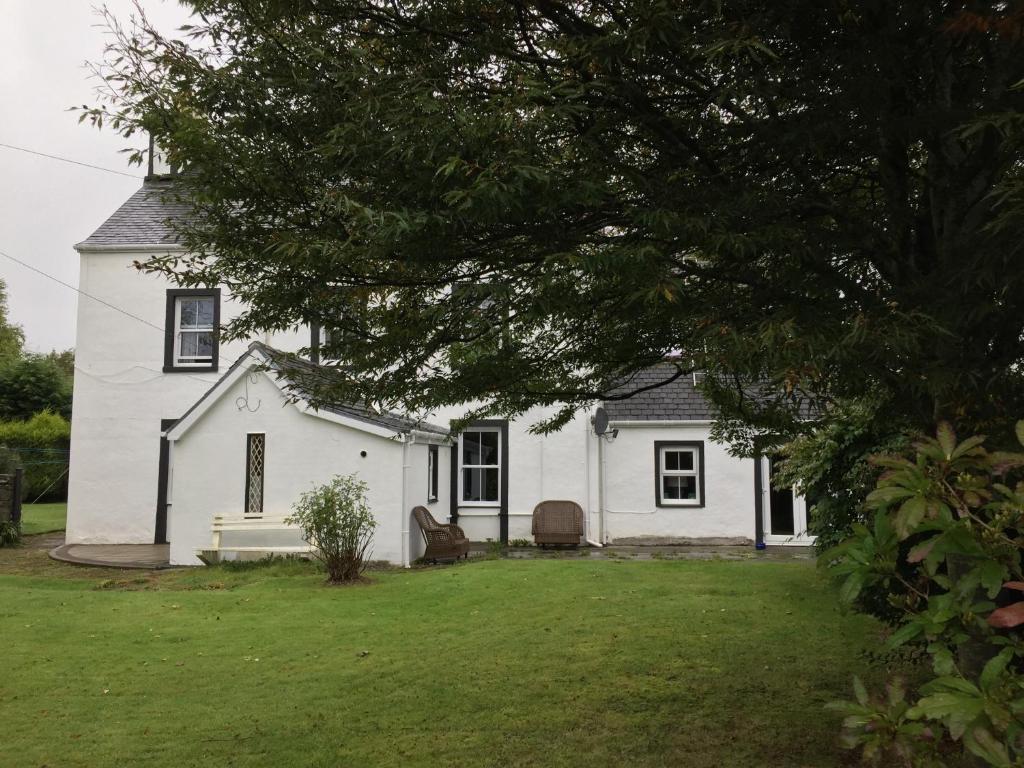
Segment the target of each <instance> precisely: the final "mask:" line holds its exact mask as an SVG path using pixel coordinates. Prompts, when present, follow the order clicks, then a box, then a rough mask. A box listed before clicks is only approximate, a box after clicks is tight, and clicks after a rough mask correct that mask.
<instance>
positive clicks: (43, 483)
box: [0, 412, 71, 501]
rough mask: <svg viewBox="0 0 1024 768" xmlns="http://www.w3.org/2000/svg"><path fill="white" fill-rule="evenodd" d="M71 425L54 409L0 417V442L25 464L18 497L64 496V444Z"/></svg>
mask: <svg viewBox="0 0 1024 768" xmlns="http://www.w3.org/2000/svg"><path fill="white" fill-rule="evenodd" d="M70 440H71V425H70V424H68V422H67V420H66V419H64V418H63V417H62V416H59V415H57V414H55V413H49V412H43V413H37V414H36V415H35V416H33V417H32V418H31V419H29V420H28V421H0V446H4V447H6V448H7V449H8V450H9V451H11V452H12V453H14V454H16V456H17V459H19V460H20V465H21V466H23V467H24V468H25V481H24V486H23V489H22V499H25V500H28V501H35V500H36V498H37V497H39V496H40V494H44V493H45V495H43V497H42V499H41V500H42V501H63V500H64V499H66V498H67V474H66V471H67V467H68V446H69V444H70Z"/></svg>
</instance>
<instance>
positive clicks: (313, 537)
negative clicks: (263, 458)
mask: <svg viewBox="0 0 1024 768" xmlns="http://www.w3.org/2000/svg"><path fill="white" fill-rule="evenodd" d="M366 490H367V486H366V483H364V482H363V481H362V480H359V479H358V478H357V477H356V476H355V475H344V476H341V475H338V476H336V477H334V478H333V479H332V480H331V481H330V482H329V483H326V484H325V485H320V486H317V487H315V488H313V490H311V491H306V492H305V493H303V494H302V496H301V497H300V498H299V500H298V501H297V502H296V503H295V504H294V505H293V506H292V514H291V516H290V517H289V518H288V522H290V523H293V524H295V525H298V526H299V528H300V529H301V531H302V538H303V539H304V540H305V541H306V542H307V543H308V544H309V545H310V546H312V547H313V550H314V554H315V556H316V557H317V558H319V559H320V560H321V562H323V564H324V567H325V568H326V569H327V580H328V581H330V582H345V581H355V580H357V579H359V577H360V575H361V574H362V572H363V570H364V569H365V568H366V564H367V558H368V552H369V547H370V543H371V541H372V540H373V529H374V528H376V526H377V523H376V521H375V520H374V519H373V513H372V512H371V511H370V507H369V506H368V505H367V503H366Z"/></svg>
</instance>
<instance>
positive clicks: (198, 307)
mask: <svg viewBox="0 0 1024 768" xmlns="http://www.w3.org/2000/svg"><path fill="white" fill-rule="evenodd" d="M219 323H220V292H219V291H205V290H171V291H168V292H167V319H166V330H165V334H166V338H165V343H164V371H165V372H168V373H170V372H175V371H195V370H203V371H215V370H217V353H218V350H217V326H218V325H219Z"/></svg>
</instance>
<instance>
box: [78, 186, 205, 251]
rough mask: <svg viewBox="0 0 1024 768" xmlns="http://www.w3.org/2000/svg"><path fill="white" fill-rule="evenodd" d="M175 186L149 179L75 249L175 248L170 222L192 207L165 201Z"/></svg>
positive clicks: (183, 214) (173, 201) (185, 213)
mask: <svg viewBox="0 0 1024 768" xmlns="http://www.w3.org/2000/svg"><path fill="white" fill-rule="evenodd" d="M172 184H173V182H170V181H167V180H161V179H153V180H146V181H145V182H143V184H142V187H141V188H140V189H139V190H138V191H137V192H136V193H135V194H134V195H132V196H131V197H129V198H128V199H127V200H126V201H125V202H124V204H123V205H122V206H121V207H120V208H118V209H117V210H116V211H114V213H113V215H111V217H110V218H109V219H107V220H106V221H105V222H103V223H102V224H100V226H99V229H97V230H96V231H95V232H93V233H92V234H91V235H89V237H87V238H86V239H85V240H83V241H82V242H80V243H79V244H78V245H77V246H76V247H81V246H85V247H103V246H110V245H116V246H126V245H175V244H176V239H175V236H174V232H173V231H172V230H171V227H170V226H169V225H168V223H167V222H168V220H169V219H179V218H182V217H183V216H185V215H187V213H188V211H189V206H188V205H187V204H186V203H182V202H178V201H175V200H165V199H163V198H164V196H165V195H167V193H169V192H170V191H171V189H172Z"/></svg>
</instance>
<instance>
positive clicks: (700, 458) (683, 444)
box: [654, 440, 707, 509]
mask: <svg viewBox="0 0 1024 768" xmlns="http://www.w3.org/2000/svg"><path fill="white" fill-rule="evenodd" d="M665 448H689V449H691V450H692V449H696V451H697V482H698V484H699V486H700V487H699V488H698V489H697V490H698V494H697V496H698V498H697V500H696V501H695V502H689V501H687V502H685V503H679V502H664V501H662V500H661V452H662V450H663V449H665ZM654 505H655V506H656V507H662V508H665V509H703V508H704V507H705V506H707V488H706V487H705V483H704V441H703V440H655V441H654Z"/></svg>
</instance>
